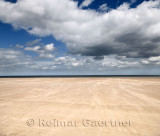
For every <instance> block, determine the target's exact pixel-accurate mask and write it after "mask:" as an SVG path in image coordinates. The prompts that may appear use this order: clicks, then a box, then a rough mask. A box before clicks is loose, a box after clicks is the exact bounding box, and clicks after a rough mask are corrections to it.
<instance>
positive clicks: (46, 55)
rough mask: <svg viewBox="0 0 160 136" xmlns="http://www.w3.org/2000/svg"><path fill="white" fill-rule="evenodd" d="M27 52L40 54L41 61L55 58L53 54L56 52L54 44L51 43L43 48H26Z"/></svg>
mask: <svg viewBox="0 0 160 136" xmlns="http://www.w3.org/2000/svg"><path fill="white" fill-rule="evenodd" d="M24 50H25V51H32V52H36V53H38V54H39V58H41V59H52V58H54V57H55V55H54V54H53V51H54V44H53V43H50V44H47V45H44V46H43V47H41V46H34V47H25V48H24Z"/></svg>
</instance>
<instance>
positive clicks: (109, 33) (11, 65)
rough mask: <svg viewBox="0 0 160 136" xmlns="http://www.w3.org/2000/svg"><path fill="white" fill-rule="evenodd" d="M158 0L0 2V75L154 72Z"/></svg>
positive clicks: (159, 30) (158, 61)
mask: <svg viewBox="0 0 160 136" xmlns="http://www.w3.org/2000/svg"><path fill="white" fill-rule="evenodd" d="M159 15H160V1H158V0H155V1H151V0H150V1H149V0H147V1H144V0H115V1H113V0H112V1H111V0H74V1H73V0H62V1H58V0H50V1H47V2H46V1H45V0H42V1H41V2H40V1H39V0H35V1H32V0H19V1H16V0H5V1H4V0H0V75H70V74H76V75H81V74H82V75H83V74H85V75H90V74H92V75H94V74H102V75H153V74H154V75H159V74H160V70H159V67H160V19H159V18H157V16H159Z"/></svg>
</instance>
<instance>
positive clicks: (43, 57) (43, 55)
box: [39, 54, 55, 59]
mask: <svg viewBox="0 0 160 136" xmlns="http://www.w3.org/2000/svg"><path fill="white" fill-rule="evenodd" d="M39 57H40V58H42V59H52V58H54V57H55V55H53V54H40V55H39Z"/></svg>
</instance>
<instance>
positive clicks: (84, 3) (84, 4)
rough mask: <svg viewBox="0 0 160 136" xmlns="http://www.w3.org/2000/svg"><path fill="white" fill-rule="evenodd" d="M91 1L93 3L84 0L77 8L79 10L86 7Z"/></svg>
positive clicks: (90, 0)
mask: <svg viewBox="0 0 160 136" xmlns="http://www.w3.org/2000/svg"><path fill="white" fill-rule="evenodd" d="M93 1H94V0H84V1H83V2H82V4H81V5H80V6H79V7H80V8H83V7H88V6H89V5H90V4H91V3H92V2H93Z"/></svg>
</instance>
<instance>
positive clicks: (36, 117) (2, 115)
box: [0, 77, 160, 136]
mask: <svg viewBox="0 0 160 136" xmlns="http://www.w3.org/2000/svg"><path fill="white" fill-rule="evenodd" d="M0 136H160V78H155V77H153V78H151V77H150V78H142V77H141V78H127V77H125V78H124V77H122V78H118V77H117V78H5V79H2V78H1V79H0Z"/></svg>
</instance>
